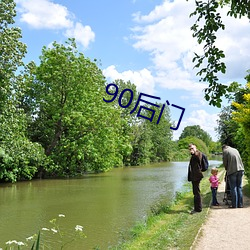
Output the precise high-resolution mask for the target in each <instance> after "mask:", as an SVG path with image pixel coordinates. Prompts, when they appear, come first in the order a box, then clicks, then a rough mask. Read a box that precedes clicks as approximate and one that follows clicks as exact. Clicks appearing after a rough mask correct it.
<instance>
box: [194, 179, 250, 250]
mask: <svg viewBox="0 0 250 250" xmlns="http://www.w3.org/2000/svg"><path fill="white" fill-rule="evenodd" d="M224 191H225V182H224V181H223V182H222V183H221V185H220V186H219V188H218V202H219V203H220V204H221V205H220V206H219V207H211V208H210V209H209V212H208V218H207V221H206V222H205V223H204V225H203V226H202V228H201V230H200V232H199V234H198V236H197V239H196V241H195V242H194V244H193V246H192V247H191V249H193V250H205V249H207V250H210V249H213V250H214V249H216V250H217V249H223V250H224V249H230V250H249V249H250V236H249V232H250V199H249V198H247V197H245V196H244V200H243V203H244V207H243V208H237V209H230V208H228V205H226V204H225V202H223V198H224V193H225V192H224Z"/></svg>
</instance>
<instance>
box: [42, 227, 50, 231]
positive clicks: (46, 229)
mask: <svg viewBox="0 0 250 250" xmlns="http://www.w3.org/2000/svg"><path fill="white" fill-rule="evenodd" d="M42 230H43V231H50V230H49V229H48V228H46V227H43V228H42Z"/></svg>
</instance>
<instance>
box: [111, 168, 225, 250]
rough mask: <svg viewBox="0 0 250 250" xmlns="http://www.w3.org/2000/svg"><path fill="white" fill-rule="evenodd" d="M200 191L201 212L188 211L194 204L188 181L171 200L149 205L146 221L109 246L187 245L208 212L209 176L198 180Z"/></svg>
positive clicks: (135, 248)
mask: <svg viewBox="0 0 250 250" xmlns="http://www.w3.org/2000/svg"><path fill="white" fill-rule="evenodd" d="M222 173H223V171H221V174H222ZM221 176H222V175H221ZM221 178H222V177H221ZM221 181H222V180H221ZM201 192H202V203H203V211H202V212H201V213H197V214H194V215H190V214H189V212H190V210H192V208H193V194H192V192H191V184H190V183H189V184H188V185H187V186H186V187H185V191H184V192H182V193H177V194H176V197H175V200H174V201H173V202H172V204H170V205H164V203H161V204H158V206H157V207H154V208H152V209H151V214H150V215H149V216H148V218H147V220H146V221H145V222H141V223H138V224H137V225H136V226H135V227H134V228H132V230H131V232H130V234H129V236H127V237H126V238H125V239H124V242H122V243H120V244H119V245H118V246H116V247H113V248H110V249H117V250H118V249H119V250H123V249H124V250H139V249H142V250H147V249H148V250H151V249H154V250H157V249H159V250H164V249H190V247H191V246H192V244H193V242H194V240H195V238H196V235H197V233H198V231H199V229H200V227H201V226H202V224H203V223H204V221H205V220H206V216H207V214H208V209H209V206H210V202H211V192H210V183H209V181H208V177H206V178H204V179H203V180H202V181H201Z"/></svg>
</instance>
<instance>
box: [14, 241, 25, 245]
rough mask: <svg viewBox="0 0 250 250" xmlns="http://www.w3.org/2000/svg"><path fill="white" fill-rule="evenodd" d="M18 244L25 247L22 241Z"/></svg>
mask: <svg viewBox="0 0 250 250" xmlns="http://www.w3.org/2000/svg"><path fill="white" fill-rule="evenodd" d="M16 244H17V245H18V246H24V243H23V242H22V241H18V242H17V243H16Z"/></svg>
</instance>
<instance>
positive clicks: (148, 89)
mask: <svg viewBox="0 0 250 250" xmlns="http://www.w3.org/2000/svg"><path fill="white" fill-rule="evenodd" d="M103 74H104V75H105V77H106V78H108V79H110V81H114V80H116V79H122V80H124V81H130V82H131V83H134V84H135V85H136V87H137V90H138V91H139V92H144V93H150V94H154V84H155V83H154V77H153V76H152V74H151V72H150V71H149V70H148V69H145V68H144V69H142V70H139V71H132V70H127V71H123V72H121V73H119V72H118V71H117V69H116V67H115V66H114V65H111V66H109V67H108V68H106V69H104V70H103Z"/></svg>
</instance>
